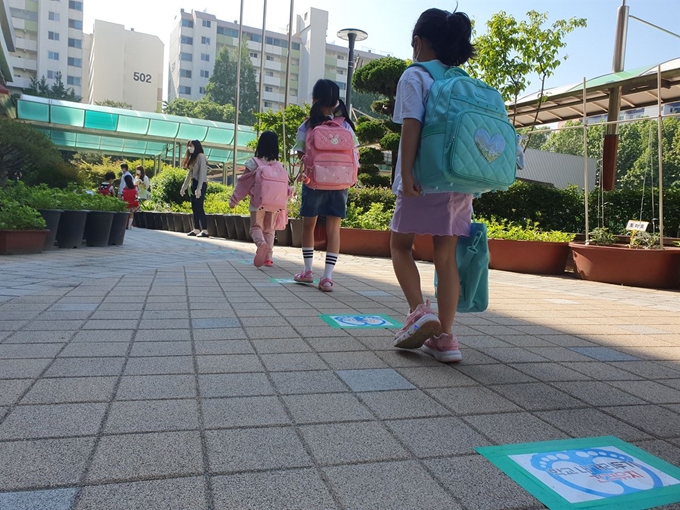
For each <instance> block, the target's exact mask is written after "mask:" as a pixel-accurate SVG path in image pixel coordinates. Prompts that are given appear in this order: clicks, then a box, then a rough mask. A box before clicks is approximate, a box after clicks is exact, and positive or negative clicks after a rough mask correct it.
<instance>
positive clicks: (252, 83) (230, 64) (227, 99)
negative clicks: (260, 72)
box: [205, 40, 259, 125]
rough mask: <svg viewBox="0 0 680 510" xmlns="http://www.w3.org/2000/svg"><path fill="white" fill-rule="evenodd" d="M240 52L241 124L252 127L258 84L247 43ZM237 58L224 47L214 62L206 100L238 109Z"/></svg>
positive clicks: (245, 42) (244, 43) (206, 89)
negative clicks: (236, 106)
mask: <svg viewBox="0 0 680 510" xmlns="http://www.w3.org/2000/svg"><path fill="white" fill-rule="evenodd" d="M240 51H241V87H240V98H239V102H240V108H239V124H244V125H252V124H253V123H254V122H255V112H257V106H258V104H257V103H258V97H259V95H258V88H257V82H256V80H255V68H254V67H253V63H252V61H251V60H250V54H249V52H248V46H247V41H245V40H244V41H243V44H241V47H240ZM237 59H238V56H237V55H236V52H234V51H232V50H230V49H229V48H228V47H227V46H225V47H223V48H222V49H221V50H220V52H219V53H218V54H217V58H216V59H215V67H214V69H213V72H212V75H211V76H210V80H209V81H208V85H207V86H206V88H205V91H206V98H207V99H208V100H209V101H213V102H215V103H218V104H220V105H232V106H234V107H235V105H236V71H237V65H238V62H237Z"/></svg>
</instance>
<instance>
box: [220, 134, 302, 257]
mask: <svg viewBox="0 0 680 510" xmlns="http://www.w3.org/2000/svg"><path fill="white" fill-rule="evenodd" d="M263 172H266V174H267V175H262V173H263ZM258 174H259V175H258ZM276 179H278V180H276ZM292 193H293V188H292V187H291V186H289V185H288V173H287V172H286V169H285V168H284V167H283V165H282V164H281V163H280V162H279V139H278V137H277V136H276V133H274V132H273V131H264V132H263V133H262V134H261V135H260V139H259V140H258V141H257V149H256V150H255V157H253V158H250V159H249V160H248V161H246V164H245V170H244V172H243V174H242V175H241V176H240V177H239V178H238V181H237V183H236V188H235V189H234V193H233V194H232V196H231V198H230V199H229V207H231V208H232V209H233V208H234V207H236V204H238V203H239V202H240V201H241V200H243V199H244V198H245V197H246V196H248V195H250V235H251V237H252V238H253V241H254V242H255V245H256V246H257V251H256V252H255V260H254V261H253V263H254V264H255V267H262V266H263V265H264V266H266V267H271V266H273V265H274V261H273V250H274V235H275V231H276V230H283V229H284V228H286V225H287V224H288V211H287V209H286V203H287V200H288V197H289V196H290V195H292ZM272 198H273V200H274V202H276V201H277V200H278V204H272Z"/></svg>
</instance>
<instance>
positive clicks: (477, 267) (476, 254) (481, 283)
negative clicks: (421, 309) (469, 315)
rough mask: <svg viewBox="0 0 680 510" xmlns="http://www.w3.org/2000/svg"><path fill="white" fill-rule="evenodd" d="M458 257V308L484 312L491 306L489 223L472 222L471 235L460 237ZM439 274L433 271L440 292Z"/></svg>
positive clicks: (463, 310)
mask: <svg viewBox="0 0 680 510" xmlns="http://www.w3.org/2000/svg"><path fill="white" fill-rule="evenodd" d="M456 261H457V263H458V272H459V273H460V298H459V299H458V312H459V313H465V312H483V311H484V310H486V309H487V307H488V306H489V243H488V241H487V237H486V224H484V223H475V222H472V224H471V225H470V237H459V238H458V245H457V248H456ZM438 284H439V278H438V277H437V272H436V271H435V273H434V289H435V296H436V295H437V286H438Z"/></svg>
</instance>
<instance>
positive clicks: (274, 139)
mask: <svg viewBox="0 0 680 510" xmlns="http://www.w3.org/2000/svg"><path fill="white" fill-rule="evenodd" d="M255 157H256V158H265V159H268V160H269V161H274V160H277V159H279V137H278V136H276V133H274V131H263V132H262V134H261V135H260V139H259V140H258V141H257V149H255Z"/></svg>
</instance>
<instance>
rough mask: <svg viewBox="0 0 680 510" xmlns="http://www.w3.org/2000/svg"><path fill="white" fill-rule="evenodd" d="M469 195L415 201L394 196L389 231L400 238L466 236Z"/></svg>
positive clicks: (424, 197) (438, 195)
mask: <svg viewBox="0 0 680 510" xmlns="http://www.w3.org/2000/svg"><path fill="white" fill-rule="evenodd" d="M471 221H472V195H468V194H465V193H433V194H430V195H422V196H419V197H405V196H404V195H403V194H402V193H401V191H400V192H399V194H398V195H397V203H396V206H395V208H394V216H392V222H391V223H390V229H391V230H392V231H393V232H397V233H400V234H431V235H433V236H463V237H467V236H469V235H470V223H471Z"/></svg>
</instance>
